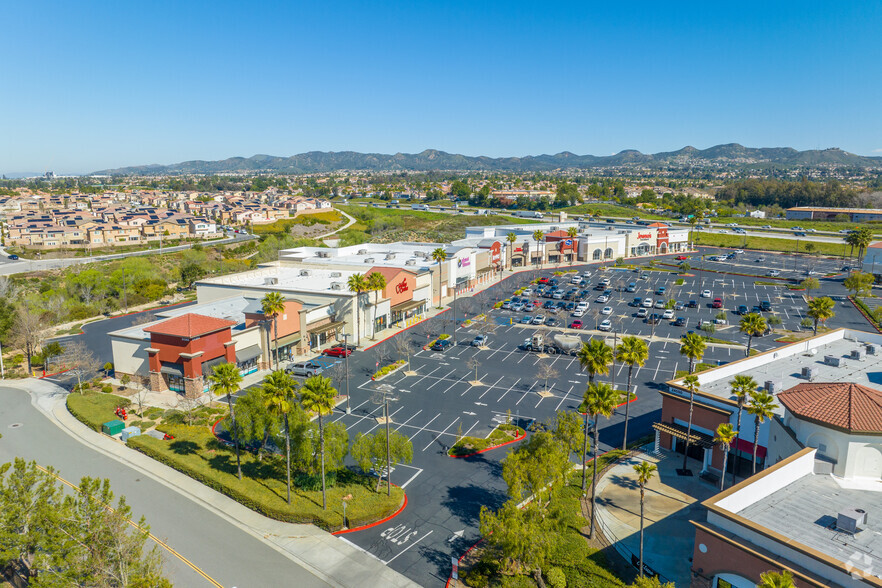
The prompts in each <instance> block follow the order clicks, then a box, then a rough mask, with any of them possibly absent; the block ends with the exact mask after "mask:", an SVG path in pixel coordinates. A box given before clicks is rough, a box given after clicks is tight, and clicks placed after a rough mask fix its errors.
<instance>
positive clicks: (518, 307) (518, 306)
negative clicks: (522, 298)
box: [511, 302, 524, 312]
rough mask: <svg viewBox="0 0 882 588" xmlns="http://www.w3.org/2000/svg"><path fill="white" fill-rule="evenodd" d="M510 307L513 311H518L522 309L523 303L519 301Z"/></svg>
mask: <svg viewBox="0 0 882 588" xmlns="http://www.w3.org/2000/svg"><path fill="white" fill-rule="evenodd" d="M511 309H512V310H513V311H515V312H520V311H522V310H524V305H523V304H522V303H520V302H517V303H515V304H512V305H511Z"/></svg>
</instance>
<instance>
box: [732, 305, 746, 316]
mask: <svg viewBox="0 0 882 588" xmlns="http://www.w3.org/2000/svg"><path fill="white" fill-rule="evenodd" d="M735 313H736V314H740V315H745V314H747V313H748V310H747V306H745V305H744V304H739V305H738V309H737V310H736V311H735Z"/></svg>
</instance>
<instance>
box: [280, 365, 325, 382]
mask: <svg viewBox="0 0 882 588" xmlns="http://www.w3.org/2000/svg"><path fill="white" fill-rule="evenodd" d="M285 371H286V372H288V373H289V374H291V375H293V376H305V377H307V378H308V377H311V376H315V375H318V374H320V373H322V372H323V371H324V368H323V367H322V365H321V364H320V363H316V362H314V361H301V362H298V363H295V364H293V365H289V366H288V367H287V368H286V369H285Z"/></svg>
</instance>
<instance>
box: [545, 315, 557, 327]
mask: <svg viewBox="0 0 882 588" xmlns="http://www.w3.org/2000/svg"><path fill="white" fill-rule="evenodd" d="M545 326H546V327H556V326H557V319H556V318H554V317H553V316H550V317H548V318H547V319H545Z"/></svg>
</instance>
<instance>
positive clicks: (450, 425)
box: [423, 417, 460, 451]
mask: <svg viewBox="0 0 882 588" xmlns="http://www.w3.org/2000/svg"><path fill="white" fill-rule="evenodd" d="M459 418H460V417H456V418H455V419H453V422H452V423H450V424H449V425H447V426H446V427H444V430H443V431H441V432H440V433H438V434H437V435H436V436H435V438H434V439H432V440H431V441H430V442H429V444H428V445H426V446H425V447H423V451H425V450H426V449H428V448H429V447H431V446H432V444H433V443H434V442H435V441H437V440H438V439H440V438H441V435H443V434H444V433H446V432H447V429H449V428H450V427H452V426H453V425H455V424H456V421H458V420H459Z"/></svg>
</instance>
